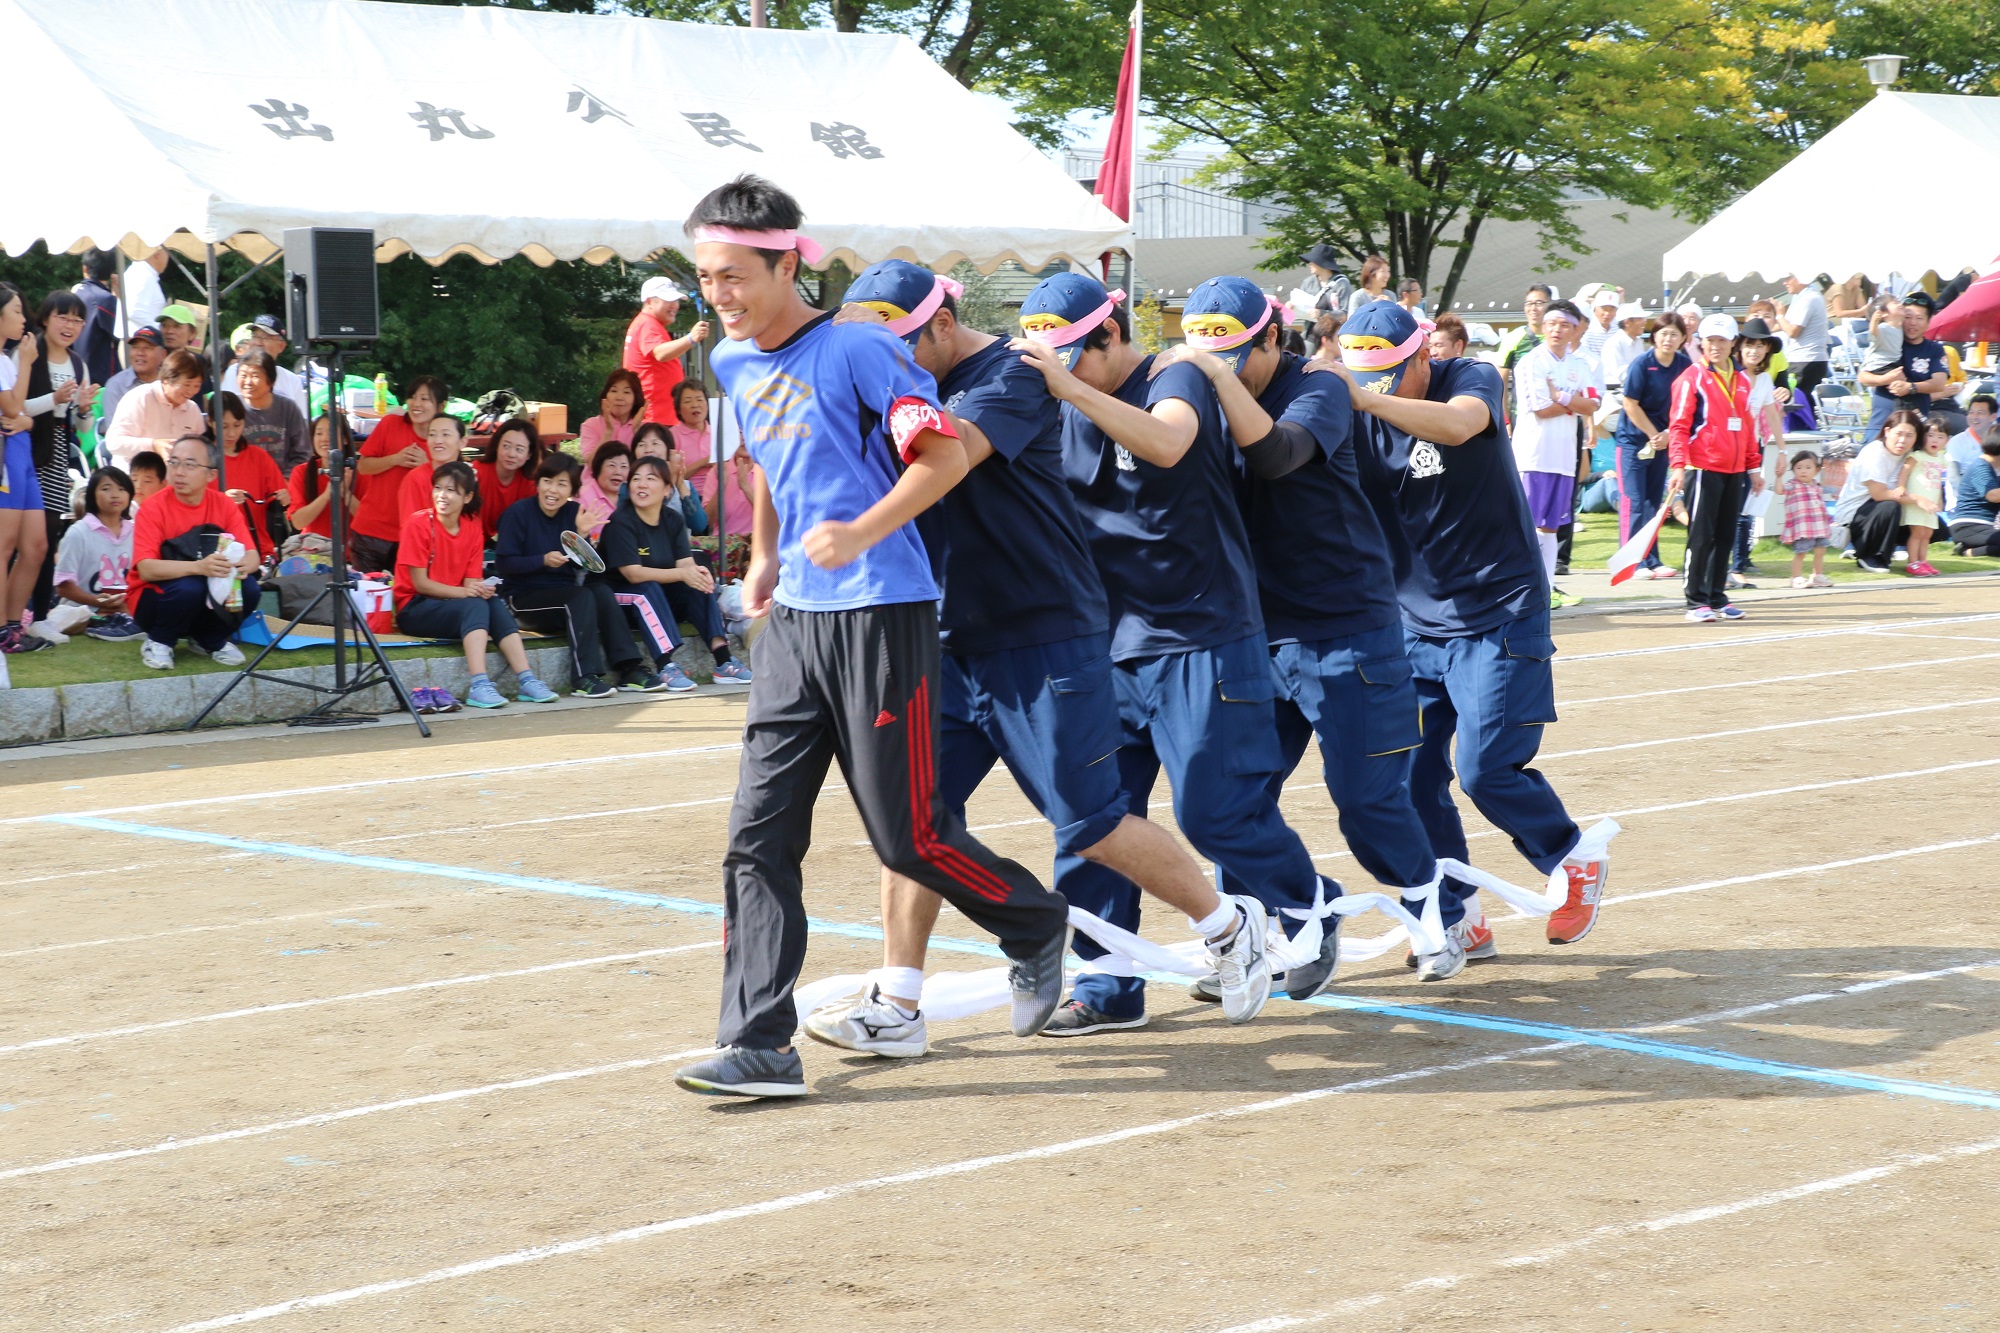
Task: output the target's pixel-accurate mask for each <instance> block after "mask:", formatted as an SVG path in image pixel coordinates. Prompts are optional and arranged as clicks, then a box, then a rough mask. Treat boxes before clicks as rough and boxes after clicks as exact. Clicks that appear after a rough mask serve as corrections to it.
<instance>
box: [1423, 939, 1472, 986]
mask: <svg viewBox="0 0 2000 1333" xmlns="http://www.w3.org/2000/svg"><path fill="white" fill-rule="evenodd" d="M1463 971H1465V941H1464V940H1462V939H1460V938H1459V934H1458V932H1457V931H1456V930H1447V931H1446V932H1445V933H1444V948H1442V949H1440V950H1438V952H1436V953H1426V954H1418V955H1417V980H1418V981H1450V980H1451V979H1452V978H1453V977H1455V976H1457V975H1458V974H1459V973H1461V972H1463Z"/></svg>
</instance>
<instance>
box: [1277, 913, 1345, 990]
mask: <svg viewBox="0 0 2000 1333" xmlns="http://www.w3.org/2000/svg"><path fill="white" fill-rule="evenodd" d="M1340 922H1341V918H1339V917H1337V916H1329V917H1327V918H1326V919H1325V920H1324V921H1322V922H1320V923H1319V924H1320V930H1321V931H1322V932H1323V933H1322V934H1321V935H1320V937H1319V957H1318V958H1315V959H1314V960H1313V961H1312V962H1310V963H1306V964H1304V965H1303V966H1301V967H1295V968H1293V969H1292V970H1291V971H1289V972H1287V973H1285V994H1287V995H1289V996H1291V997H1292V998H1293V999H1294V1000H1310V999H1311V998H1312V997H1313V996H1315V995H1317V994H1319V993H1320V992H1321V991H1323V990H1325V989H1326V988H1327V987H1328V986H1331V985H1332V984H1333V974H1334V973H1335V972H1338V971H1339V970H1340Z"/></svg>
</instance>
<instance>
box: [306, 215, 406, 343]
mask: <svg viewBox="0 0 2000 1333" xmlns="http://www.w3.org/2000/svg"><path fill="white" fill-rule="evenodd" d="M285 293H286V306H287V309H288V311H289V319H288V320H287V323H288V325H289V332H290V334H291V337H292V340H293V341H294V342H316V343H328V342H339V343H366V342H374V341H375V339H376V338H377V337H378V336H379V335H380V333H381V328H382V313H381V302H380V298H379V296H378V294H377V291H376V286H375V233H374V232H372V231H366V230H362V229H360V228H353V227H288V228H286V230H285Z"/></svg>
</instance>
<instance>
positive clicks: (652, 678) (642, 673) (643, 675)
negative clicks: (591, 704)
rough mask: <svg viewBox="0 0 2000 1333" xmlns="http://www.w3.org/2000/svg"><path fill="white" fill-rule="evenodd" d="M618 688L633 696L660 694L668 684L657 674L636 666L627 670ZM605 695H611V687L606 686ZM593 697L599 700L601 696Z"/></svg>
mask: <svg viewBox="0 0 2000 1333" xmlns="http://www.w3.org/2000/svg"><path fill="white" fill-rule="evenodd" d="M618 688H619V689H621V690H626V691H629V692H630V693H633V694H658V693H660V692H661V691H662V690H664V689H666V688H667V682H666V681H664V680H661V679H660V677H659V674H658V673H657V672H653V671H648V670H646V668H644V667H642V666H635V667H628V668H626V671H625V674H624V676H623V677H622V678H621V679H620V680H619V682H618ZM603 693H604V694H609V693H611V687H610V686H608V685H607V686H605V687H604V691H603ZM592 697H593V698H597V697H601V696H596V695H593V696H592Z"/></svg>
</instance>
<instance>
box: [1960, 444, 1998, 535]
mask: <svg viewBox="0 0 2000 1333" xmlns="http://www.w3.org/2000/svg"><path fill="white" fill-rule="evenodd" d="M1993 490H2000V473H1996V472H1995V471H1994V469H1993V461H1992V460H1991V459H1988V458H1981V459H1980V460H1979V461H1978V462H1977V463H1972V464H1970V465H1968V466H1967V467H1966V469H1965V470H1964V471H1963V472H1961V473H1959V474H1958V505H1957V507H1956V508H1954V509H1953V510H1952V513H1951V518H1952V521H1953V522H1954V523H1963V522H1966V521H1967V520H1974V521H1977V522H1980V523H1991V522H1993V521H1994V518H1993V502H1992V501H1991V500H1989V499H1987V498H1986V492H1988V491H1993Z"/></svg>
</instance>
